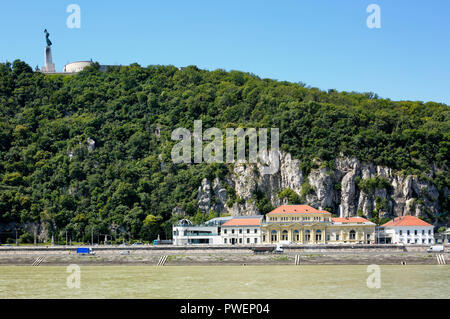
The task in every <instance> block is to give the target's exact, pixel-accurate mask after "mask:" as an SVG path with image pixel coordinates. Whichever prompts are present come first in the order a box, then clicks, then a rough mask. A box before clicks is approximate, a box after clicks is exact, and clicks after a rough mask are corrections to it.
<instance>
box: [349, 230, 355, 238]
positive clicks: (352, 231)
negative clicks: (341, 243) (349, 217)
mask: <svg viewBox="0 0 450 319" xmlns="http://www.w3.org/2000/svg"><path fill="white" fill-rule="evenodd" d="M350 239H356V232H355V231H354V230H351V231H350Z"/></svg>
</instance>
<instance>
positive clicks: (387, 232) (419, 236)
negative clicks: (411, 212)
mask: <svg viewBox="0 0 450 319" xmlns="http://www.w3.org/2000/svg"><path fill="white" fill-rule="evenodd" d="M379 231H380V233H382V234H383V237H384V242H386V243H392V244H405V245H413V244H415V245H428V244H433V243H434V226H433V225H431V224H428V223H427V222H425V221H423V220H421V219H419V218H417V217H415V216H400V217H397V218H395V219H393V220H390V221H389V222H387V223H385V224H383V225H381V227H380V229H379Z"/></svg>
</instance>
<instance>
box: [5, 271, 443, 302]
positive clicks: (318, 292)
mask: <svg viewBox="0 0 450 319" xmlns="http://www.w3.org/2000/svg"><path fill="white" fill-rule="evenodd" d="M380 270H381V271H380V283H381V287H380V288H368V286H367V283H366V282H367V278H368V277H369V276H370V275H371V273H369V272H367V266H361V265H353V266H349V265H342V266H340V265H336V266H334V265H314V266H211V267H208V266H186V267H184V266H165V267H155V266H80V273H79V274H80V276H79V278H80V281H79V283H80V288H76V287H75V288H69V287H68V284H67V277H68V276H70V275H71V274H70V273H68V272H67V268H66V267H62V266H39V267H29V266H0V298H205V299H208V298H226V299H227V298H269V299H272V298H296V299H297V298H300V299H301V298H320V299H322V298H450V266H449V265H423V266H422V265H417V266H416V265H407V266H401V265H393V266H390V265H385V266H383V265H382V266H380ZM71 283H73V281H72V282H69V285H70V284H71Z"/></svg>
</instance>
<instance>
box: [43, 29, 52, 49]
mask: <svg viewBox="0 0 450 319" xmlns="http://www.w3.org/2000/svg"><path fill="white" fill-rule="evenodd" d="M44 33H45V40H46V41H47V46H51V45H52V41H50V39H49V38H48V37H49V36H50V33H48V31H47V29H45V30H44Z"/></svg>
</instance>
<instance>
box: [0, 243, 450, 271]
mask: <svg viewBox="0 0 450 319" xmlns="http://www.w3.org/2000/svg"><path fill="white" fill-rule="evenodd" d="M252 248H254V247H251V246H233V247H229V246H141V247H134V246H132V247H126V246H125V247H123V246H122V247H119V246H116V247H111V246H108V247H106V246H93V247H92V250H93V252H94V253H95V254H91V255H80V254H77V253H76V248H74V247H69V246H68V247H63V246H55V247H0V265H28V266H31V265H33V264H36V261H37V260H38V262H37V264H39V266H44V265H69V264H80V265H125V264H126V265H149V266H152V265H153V266H157V265H161V261H163V265H164V266H177V265H180V266H185V265H205V266H210V265H217V266H226V265H240V266H242V265H295V264H299V265H320V264H326V265H344V264H346V265H361V264H367V265H368V264H379V265H396V264H397V265H401V264H407V265H424V264H438V260H437V256H436V254H434V253H433V254H432V253H427V252H426V249H427V246H423V247H421V246H415V247H414V249H410V247H405V246H398V245H355V246H331V245H320V246H319V245H316V246H306V245H305V246H289V247H284V249H283V252H282V253H274V252H265V253H254V252H253V251H252ZM446 251H448V247H446ZM441 255H443V256H444V260H446V261H447V262H448V260H449V259H450V253H448V252H446V253H443V254H441Z"/></svg>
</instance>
